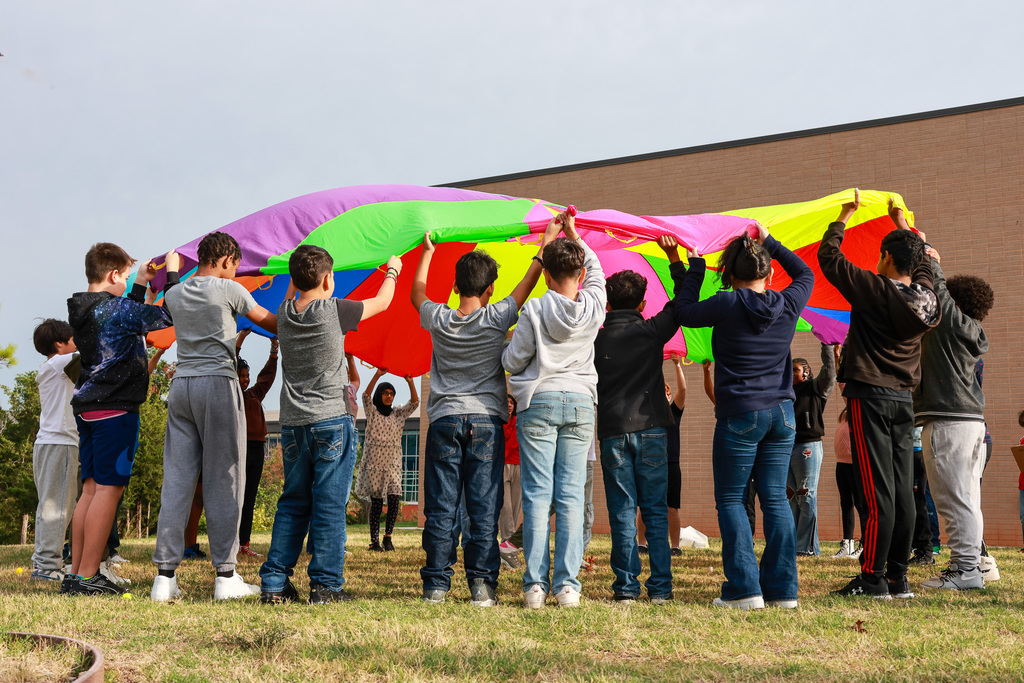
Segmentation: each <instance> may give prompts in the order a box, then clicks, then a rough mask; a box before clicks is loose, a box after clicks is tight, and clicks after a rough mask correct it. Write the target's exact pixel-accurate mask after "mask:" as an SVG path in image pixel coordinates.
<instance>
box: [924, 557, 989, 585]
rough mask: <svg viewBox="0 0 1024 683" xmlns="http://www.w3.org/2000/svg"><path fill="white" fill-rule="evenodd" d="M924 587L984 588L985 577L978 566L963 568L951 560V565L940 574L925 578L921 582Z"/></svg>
mask: <svg viewBox="0 0 1024 683" xmlns="http://www.w3.org/2000/svg"><path fill="white" fill-rule="evenodd" d="M921 586H922V587H924V588H945V589H946V590H954V591H964V590H970V589H973V588H984V587H985V578H984V576H982V573H981V570H980V569H979V568H978V567H973V568H971V569H961V568H960V567H958V566H957V564H956V562H950V563H949V566H948V567H947V568H946V569H945V571H943V572H942V574H941V575H940V576H936V577H934V578H931V579H925V580H924V581H922V582H921Z"/></svg>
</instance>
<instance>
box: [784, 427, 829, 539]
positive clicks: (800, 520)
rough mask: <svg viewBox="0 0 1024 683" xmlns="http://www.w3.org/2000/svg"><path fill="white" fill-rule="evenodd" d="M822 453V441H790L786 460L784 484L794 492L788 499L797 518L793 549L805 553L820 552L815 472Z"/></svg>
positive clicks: (817, 473) (817, 471) (819, 468)
mask: <svg viewBox="0 0 1024 683" xmlns="http://www.w3.org/2000/svg"><path fill="white" fill-rule="evenodd" d="M824 456H825V453H824V451H823V449H822V447H821V441H807V442H804V443H795V444H793V454H792V456H791V457H790V460H789V478H788V479H787V481H786V486H787V487H789V488H791V489H793V491H794V492H798V491H801V490H803V489H806V490H807V493H803V494H801V493H794V494H793V497H792V498H791V499H790V500H789V507H790V508H791V509H792V510H793V520H794V521H795V522H796V551H797V552H798V553H801V554H804V555H820V554H821V549H820V548H819V547H818V475H819V474H820V473H821V461H822V459H823V458H824Z"/></svg>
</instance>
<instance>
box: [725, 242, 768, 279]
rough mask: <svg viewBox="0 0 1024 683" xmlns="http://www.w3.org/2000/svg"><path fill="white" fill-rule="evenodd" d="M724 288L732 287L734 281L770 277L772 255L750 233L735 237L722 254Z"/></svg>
mask: <svg viewBox="0 0 1024 683" xmlns="http://www.w3.org/2000/svg"><path fill="white" fill-rule="evenodd" d="M720 263H721V266H722V289H732V281H733V279H736V280H743V281H746V282H750V281H753V280H760V279H762V278H766V277H768V275H769V273H771V272H772V256H771V254H769V253H768V250H767V249H765V248H764V245H763V244H758V243H757V240H755V239H752V238H751V237H750V236H749V235H740V236H739V237H736V238H734V239H733V240H732V241H731V242H729V244H728V245H726V247H725V253H724V254H722V260H721V262H720Z"/></svg>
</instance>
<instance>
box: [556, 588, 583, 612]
mask: <svg viewBox="0 0 1024 683" xmlns="http://www.w3.org/2000/svg"><path fill="white" fill-rule="evenodd" d="M555 600H557V601H558V606H559V607H579V606H580V592H579V591H578V590H576V589H575V588H573V587H572V586H564V587H563V588H562V590H560V591H558V592H557V593H555Z"/></svg>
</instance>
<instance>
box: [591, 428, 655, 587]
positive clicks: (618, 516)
mask: <svg viewBox="0 0 1024 683" xmlns="http://www.w3.org/2000/svg"><path fill="white" fill-rule="evenodd" d="M667 448H668V435H667V433H666V431H665V430H664V429H661V428H658V429H647V430H644V431H642V432H630V433H629V434H619V435H618V436H612V437H609V438H607V439H601V470H602V472H603V474H604V495H605V500H606V501H607V503H608V521H609V523H610V524H611V530H612V555H611V566H612V571H613V572H614V573H615V582H614V583H612V591H614V593H615V594H616V595H628V596H630V597H634V598H635V597H637V596H638V595H640V581H639V580H638V579H639V576H640V570H641V565H640V553H639V551H638V549H637V542H636V509H637V507H638V506H639V508H640V513H641V514H642V515H643V519H644V524H645V525H646V526H647V547H648V551H649V553H650V558H651V576H650V578H648V579H647V595H648V596H650V597H652V598H659V597H668V596H670V595H672V555H671V550H670V549H669V545H668V504H667V500H668V498H667V497H668V455H667V452H668V451H667Z"/></svg>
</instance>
